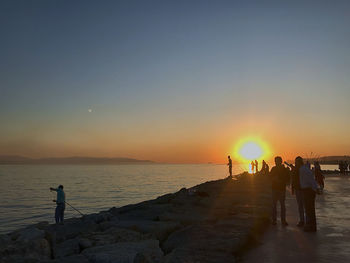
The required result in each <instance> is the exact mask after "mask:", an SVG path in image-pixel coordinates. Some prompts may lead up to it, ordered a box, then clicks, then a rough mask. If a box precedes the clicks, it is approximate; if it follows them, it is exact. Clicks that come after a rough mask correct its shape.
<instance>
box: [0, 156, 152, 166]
mask: <svg viewBox="0 0 350 263" xmlns="http://www.w3.org/2000/svg"><path fill="white" fill-rule="evenodd" d="M137 163H138V164H141V163H142V164H145V163H153V162H152V161H150V160H137V159H132V158H125V157H116V158H98V157H62V158H38V159H33V158H27V157H23V156H0V165H1V164H137Z"/></svg>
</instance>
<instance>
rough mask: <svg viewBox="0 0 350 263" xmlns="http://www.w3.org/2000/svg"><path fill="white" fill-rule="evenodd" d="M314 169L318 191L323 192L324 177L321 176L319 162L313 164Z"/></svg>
mask: <svg viewBox="0 0 350 263" xmlns="http://www.w3.org/2000/svg"><path fill="white" fill-rule="evenodd" d="M314 168H315V180H316V182H317V184H318V185H319V186H320V189H321V190H322V191H323V188H324V176H323V174H322V170H321V165H320V163H319V162H317V161H316V162H315V163H314Z"/></svg>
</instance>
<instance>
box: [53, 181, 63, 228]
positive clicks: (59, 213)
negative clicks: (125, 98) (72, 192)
mask: <svg viewBox="0 0 350 263" xmlns="http://www.w3.org/2000/svg"><path fill="white" fill-rule="evenodd" d="M50 191H56V192H57V198H56V200H52V201H53V202H55V203H56V205H57V206H56V210H55V220H56V224H63V219H64V210H65V209H66V195H65V193H64V191H63V185H60V186H59V187H58V188H52V187H50Z"/></svg>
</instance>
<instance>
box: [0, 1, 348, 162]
mask: <svg viewBox="0 0 350 263" xmlns="http://www.w3.org/2000/svg"><path fill="white" fill-rule="evenodd" d="M349 12H350V2H349V1H288V3H287V1H271V2H266V1H264V4H263V3H262V2H261V1H221V0H218V1H191V0H188V1H151V0H150V1H64V0H61V1H53V0H52V1H47V0H42V1H40V0H35V1H34V0H32V1H17V0H11V1H1V3H0V35H1V41H0V155H22V156H27V157H34V158H37V157H63V156H95V157H130V158H137V159H149V160H153V161H157V162H170V163H206V162H225V161H226V157H227V155H228V154H233V151H234V149H235V145H237V142H238V141H240V140H243V139H244V138H246V137H251V138H256V139H257V140H260V141H263V142H264V143H266V144H267V145H268V146H269V149H270V152H271V157H272V156H273V155H281V156H282V157H283V158H286V159H288V158H293V159H294V157H295V156H297V155H303V156H307V155H309V156H310V155H314V156H315V155H321V156H323V155H346V154H347V155H349V154H350V132H349V131H350V87H349V86H350V85H349V84H350V16H349ZM311 152H312V154H311Z"/></svg>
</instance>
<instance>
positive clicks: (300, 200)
mask: <svg viewBox="0 0 350 263" xmlns="http://www.w3.org/2000/svg"><path fill="white" fill-rule="evenodd" d="M301 165H302V163H300V161H299V159H298V158H296V159H295V166H293V165H290V167H291V168H292V194H295V199H296V201H297V204H298V211H299V223H298V224H297V226H299V227H303V226H304V224H305V208H304V197H303V191H302V190H301V187H300V177H299V169H300V167H301Z"/></svg>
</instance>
